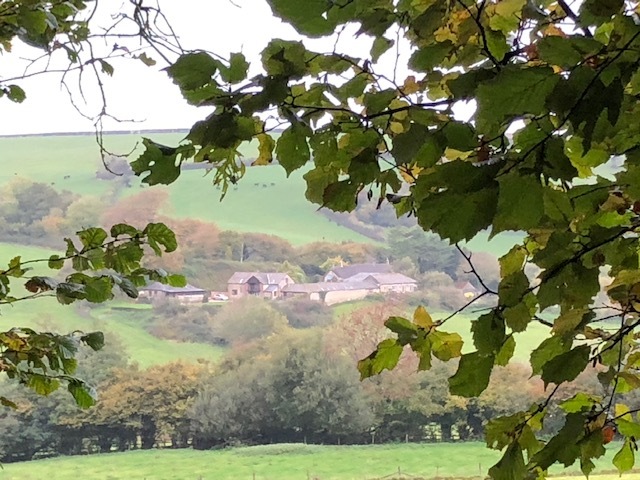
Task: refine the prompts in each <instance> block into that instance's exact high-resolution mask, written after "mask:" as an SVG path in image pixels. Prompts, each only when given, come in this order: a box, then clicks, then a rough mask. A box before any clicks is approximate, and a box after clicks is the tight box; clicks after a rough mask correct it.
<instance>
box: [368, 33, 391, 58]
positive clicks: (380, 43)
mask: <svg viewBox="0 0 640 480" xmlns="http://www.w3.org/2000/svg"><path fill="white" fill-rule="evenodd" d="M394 44H395V42H394V41H393V40H389V39H388V38H385V37H378V38H376V39H375V40H374V41H373V45H372V46H371V60H372V61H373V62H377V61H378V60H379V59H380V57H381V56H382V55H383V54H384V53H385V52H387V51H388V50H389V49H390V48H391V47H393V45H394Z"/></svg>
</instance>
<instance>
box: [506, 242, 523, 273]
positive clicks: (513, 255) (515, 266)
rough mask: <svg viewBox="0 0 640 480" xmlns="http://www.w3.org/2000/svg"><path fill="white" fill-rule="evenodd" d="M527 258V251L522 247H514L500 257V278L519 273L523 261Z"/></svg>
mask: <svg viewBox="0 0 640 480" xmlns="http://www.w3.org/2000/svg"><path fill="white" fill-rule="evenodd" d="M526 258H527V249H526V248H524V247H523V246H522V245H515V246H513V247H512V248H511V250H509V252H508V253H506V254H505V255H503V256H502V257H500V277H502V278H504V277H508V276H509V275H511V274H513V273H516V272H519V271H520V270H522V269H523V268H524V261H525V259H526Z"/></svg>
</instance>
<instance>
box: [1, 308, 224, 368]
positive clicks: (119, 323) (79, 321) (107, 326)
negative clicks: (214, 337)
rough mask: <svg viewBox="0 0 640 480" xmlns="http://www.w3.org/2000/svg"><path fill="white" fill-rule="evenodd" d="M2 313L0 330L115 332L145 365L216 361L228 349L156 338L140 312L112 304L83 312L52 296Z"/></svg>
mask: <svg viewBox="0 0 640 480" xmlns="http://www.w3.org/2000/svg"><path fill="white" fill-rule="evenodd" d="M133 306H134V307H135V305H133ZM0 313H2V315H1V316H0V330H5V329H9V328H11V327H16V326H19V327H32V328H33V327H36V328H37V329H40V330H48V331H56V332H58V333H66V332H72V331H74V330H82V331H93V330H100V331H104V332H110V333H113V334H115V335H116V336H118V337H119V339H120V340H121V342H122V344H123V346H124V347H125V349H126V351H127V354H128V355H129V358H130V360H131V361H134V362H137V363H138V364H139V365H140V366H141V367H143V368H144V367H148V366H150V365H161V364H165V363H168V362H171V361H174V360H185V361H196V360H199V359H204V360H209V361H216V360H218V359H219V358H220V357H221V356H222V355H223V354H224V351H225V350H224V349H223V348H221V347H216V346H213V345H208V344H204V343H182V342H175V341H171V340H164V339H161V338H157V337H154V336H153V335H151V334H150V333H148V332H147V331H145V330H144V323H143V321H142V320H141V317H140V315H136V309H135V308H131V309H122V308H112V306H111V305H109V306H101V307H97V308H94V309H87V310H84V311H82V312H79V310H78V308H76V307H75V306H73V305H71V306H65V305H60V304H58V303H57V301H56V300H54V299H52V298H41V299H38V300H35V301H29V302H20V303H17V304H15V305H12V306H4V308H3V309H2V310H1V311H0ZM107 347H108V345H107Z"/></svg>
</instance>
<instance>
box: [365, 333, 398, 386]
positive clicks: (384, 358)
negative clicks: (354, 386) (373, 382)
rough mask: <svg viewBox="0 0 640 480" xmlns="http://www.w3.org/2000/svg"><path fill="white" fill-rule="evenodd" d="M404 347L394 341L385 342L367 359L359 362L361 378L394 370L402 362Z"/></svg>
mask: <svg viewBox="0 0 640 480" xmlns="http://www.w3.org/2000/svg"><path fill="white" fill-rule="evenodd" d="M402 350H403V347H402V345H400V344H399V343H398V342H397V341H395V340H393V339H390V338H389V339H387V340H383V341H382V342H380V343H379V344H378V346H377V347H376V349H375V350H374V351H373V352H372V353H371V354H370V355H369V356H368V357H367V358H364V359H362V360H360V361H359V362H358V371H359V372H360V378H361V379H363V380H364V379H365V378H369V377H372V376H373V375H378V374H379V373H380V372H382V371H383V370H393V369H394V368H395V366H396V365H397V364H398V361H399V360H400V355H401V354H402Z"/></svg>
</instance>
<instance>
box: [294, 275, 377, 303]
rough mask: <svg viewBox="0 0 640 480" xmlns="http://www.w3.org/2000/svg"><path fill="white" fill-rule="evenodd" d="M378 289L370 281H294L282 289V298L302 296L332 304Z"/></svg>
mask: <svg viewBox="0 0 640 480" xmlns="http://www.w3.org/2000/svg"><path fill="white" fill-rule="evenodd" d="M376 291H378V287H377V286H376V285H375V284H374V283H372V282H367V281H364V282H344V283H343V282H318V283H295V284H292V285H287V286H286V287H284V289H283V292H282V293H283V296H284V298H291V297H304V298H308V299H309V300H316V301H320V302H324V303H326V304H327V305H334V304H336V303H341V302H350V301H352V300H360V299H362V298H364V297H366V296H367V295H369V294H370V293H374V292H376Z"/></svg>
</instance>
